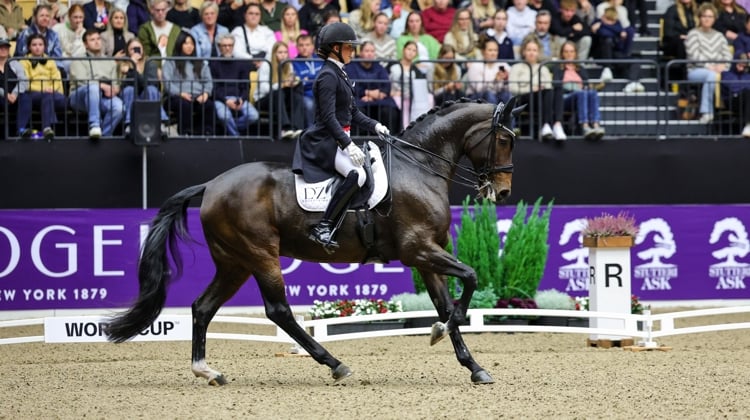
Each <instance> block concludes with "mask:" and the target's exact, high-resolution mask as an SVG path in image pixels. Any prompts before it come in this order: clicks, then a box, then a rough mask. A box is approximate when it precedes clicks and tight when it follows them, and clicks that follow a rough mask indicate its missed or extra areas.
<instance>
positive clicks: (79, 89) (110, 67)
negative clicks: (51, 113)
mask: <svg viewBox="0 0 750 420" xmlns="http://www.w3.org/2000/svg"><path fill="white" fill-rule="evenodd" d="M83 43H84V45H86V56H87V57H89V58H93V60H75V61H73V62H72V63H71V64H70V106H71V107H72V108H73V109H75V110H77V111H80V112H86V113H88V117H89V118H88V120H89V137H91V138H92V139H98V138H100V137H101V136H111V135H112V133H113V132H114V131H115V127H117V125H118V124H119V123H120V121H121V120H122V117H123V115H124V112H123V106H122V100H121V99H120V98H119V97H118V96H117V95H118V94H119V93H120V80H119V79H118V70H119V69H118V68H117V67H118V66H117V64H116V63H115V61H114V60H102V59H100V58H103V57H105V56H104V54H103V53H104V50H103V48H102V37H101V35H100V34H99V31H98V30H96V29H88V30H86V32H85V33H84V34H83Z"/></svg>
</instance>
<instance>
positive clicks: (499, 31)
mask: <svg viewBox="0 0 750 420" xmlns="http://www.w3.org/2000/svg"><path fill="white" fill-rule="evenodd" d="M492 22H493V26H492V27H491V28H489V29H487V30H486V31H484V33H482V35H481V36H480V38H481V37H489V38H492V39H494V40H495V42H497V45H498V50H497V59H498V60H514V59H515V57H516V55H515V52H514V51H513V41H511V40H510V36H508V32H506V31H505V27H506V25H507V24H508V12H506V11H505V10H504V9H498V11H497V12H495V18H494V19H493V20H492ZM479 42H480V43H481V42H482V41H481V40H480V41H479Z"/></svg>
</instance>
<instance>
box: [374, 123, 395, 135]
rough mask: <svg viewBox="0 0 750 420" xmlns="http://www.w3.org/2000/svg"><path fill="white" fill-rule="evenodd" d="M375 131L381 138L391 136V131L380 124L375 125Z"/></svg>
mask: <svg viewBox="0 0 750 420" xmlns="http://www.w3.org/2000/svg"><path fill="white" fill-rule="evenodd" d="M375 131H376V132H377V133H378V134H381V135H383V136H387V135H389V134H391V130H389V129H388V127H386V126H384V125H383V124H381V123H377V124H375Z"/></svg>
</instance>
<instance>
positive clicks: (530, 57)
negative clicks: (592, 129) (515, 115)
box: [508, 34, 568, 141]
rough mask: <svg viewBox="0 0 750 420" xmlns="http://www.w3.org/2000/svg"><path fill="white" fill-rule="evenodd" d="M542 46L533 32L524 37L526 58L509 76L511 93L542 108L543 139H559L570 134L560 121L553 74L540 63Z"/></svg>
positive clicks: (513, 67)
mask: <svg viewBox="0 0 750 420" xmlns="http://www.w3.org/2000/svg"><path fill="white" fill-rule="evenodd" d="M541 48H542V46H541V44H540V43H539V40H538V39H537V38H536V37H535V36H534V35H533V34H532V35H529V36H527V37H526V39H524V40H523V42H522V43H521V56H522V57H523V61H522V62H520V63H516V64H514V65H513V66H511V68H510V75H509V76H508V83H509V88H510V93H512V94H513V95H514V96H518V101H517V104H518V105H521V104H524V103H532V104H534V105H535V109H541V121H542V123H543V125H542V128H541V130H540V134H541V138H542V139H543V140H547V139H551V138H554V139H555V140H557V141H564V140H566V139H567V138H568V136H567V135H566V134H565V130H564V129H563V127H562V123H561V122H560V121H561V120H562V104H561V103H555V101H554V92H553V90H552V74H551V73H550V71H549V69H548V68H547V67H545V66H542V65H541V64H540V63H539V52H540V51H541ZM532 97H533V100H532ZM556 105H557V106H556ZM553 121H554V124H553ZM550 124H553V127H550Z"/></svg>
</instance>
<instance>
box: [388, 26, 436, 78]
mask: <svg viewBox="0 0 750 420" xmlns="http://www.w3.org/2000/svg"><path fill="white" fill-rule="evenodd" d="M409 41H411V42H414V44H415V45H416V46H417V57H416V59H415V60H416V62H419V60H434V59H436V58H437V55H438V52H439V51H440V42H439V41H438V40H437V39H435V37H434V36H432V35H430V34H428V33H425V30H424V26H422V16H420V15H419V13H418V12H411V13H409V17H407V18H406V30H405V31H404V33H403V34H401V36H399V37H398V39H396V58H398V59H399V60H400V59H401V58H402V55H401V54H402V53H403V52H404V46H405V45H406V43H407V42H409ZM431 66H432V65H431V63H424V65H423V66H420V69H421V70H422V72H428V71H430V67H431Z"/></svg>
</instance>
